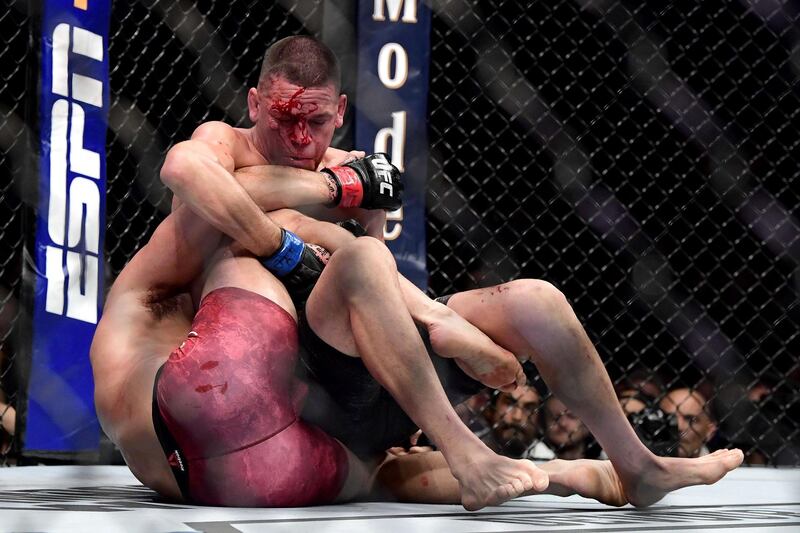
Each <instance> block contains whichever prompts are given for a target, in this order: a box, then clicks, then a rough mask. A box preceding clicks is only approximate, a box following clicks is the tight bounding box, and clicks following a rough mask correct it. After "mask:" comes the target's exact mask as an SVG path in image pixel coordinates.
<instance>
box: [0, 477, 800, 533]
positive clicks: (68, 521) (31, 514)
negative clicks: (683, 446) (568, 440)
mask: <svg viewBox="0 0 800 533" xmlns="http://www.w3.org/2000/svg"><path fill="white" fill-rule="evenodd" d="M578 529H581V530H587V531H681V532H687V531H703V530H716V529H734V530H736V532H737V533H738V532H749V531H765V530H769V531H787V532H788V531H800V469H791V470H775V469H765V468H740V469H739V470H736V471H734V472H733V473H731V474H729V475H728V476H727V477H726V478H725V479H724V480H722V481H721V482H719V483H717V484H716V485H713V486H710V487H690V488H687V489H683V490H680V491H677V492H675V493H673V494H670V495H669V496H668V497H667V498H665V499H664V500H662V501H661V502H659V503H658V504H657V505H654V506H653V507H650V508H649V509H647V510H636V509H633V508H632V507H623V508H619V509H618V508H614V507H608V506H605V505H601V504H599V503H595V502H592V501H590V500H586V499H584V498H580V497H577V496H573V497H569V498H558V497H554V496H535V497H526V498H520V499H517V500H514V501H512V502H509V503H507V504H505V505H503V506H501V507H492V508H488V509H484V510H482V511H479V512H476V513H469V512H466V511H464V509H462V508H461V507H459V506H454V505H411V504H396V503H359V504H347V505H338V506H328V507H313V508H304V509H231V508H213V507H195V506H189V505H170V504H167V503H164V502H163V501H161V500H159V499H158V498H157V497H156V495H155V493H153V492H152V491H150V490H148V489H146V488H144V487H143V486H142V485H141V484H139V483H138V482H137V481H136V479H135V478H134V477H133V476H132V475H131V474H130V472H129V471H128V470H127V468H125V467H113V466H57V467H52V466H51V467H24V468H4V469H0V532H6V531H15V532H19V531H44V532H53V533H56V532H58V533H61V532H64V533H66V532H94V533H114V532H143V533H144V532H148V533H159V532H177V531H187V532H190V531H191V532H196V531H205V532H209V533H236V532H243V533H245V532H246V533H251V532H252V533H262V532H264V533H265V532H270V533H276V532H277V533H281V532H301V531H313V533H329V532H330V533H334V532H335V533H340V532H341V533H344V532H347V533H354V532H355V533H358V532H380V533H417V532H436V533H440V532H443V533H462V532H463V533H466V532H470V533H484V532H486V533H488V532H493V533H494V532H521V531H574V530H578Z"/></svg>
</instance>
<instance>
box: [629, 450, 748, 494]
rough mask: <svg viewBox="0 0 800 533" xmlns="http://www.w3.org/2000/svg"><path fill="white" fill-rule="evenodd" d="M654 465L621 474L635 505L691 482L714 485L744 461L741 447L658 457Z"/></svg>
mask: <svg viewBox="0 0 800 533" xmlns="http://www.w3.org/2000/svg"><path fill="white" fill-rule="evenodd" d="M655 459H656V460H655V461H654V462H653V464H651V465H649V466H647V467H645V468H643V469H641V471H640V472H638V473H636V474H633V473H629V474H622V473H620V476H619V477H620V480H621V481H622V486H623V490H624V492H625V495H626V496H627V498H628V501H629V502H630V503H632V504H633V505H635V506H636V507H645V506H647V505H651V504H654V503H655V502H657V501H658V500H660V499H661V498H663V497H664V496H665V495H666V494H667V493H668V492H671V491H673V490H676V489H680V488H682V487H689V486H692V485H711V484H712V483H716V482H717V481H719V480H720V479H722V477H723V476H724V475H725V474H727V473H728V472H730V471H731V470H733V469H734V468H736V467H738V466H739V465H740V464H742V461H743V460H744V454H743V453H742V451H741V450H739V449H733V450H717V451H716V452H714V453H712V454H709V455H706V456H704V457H698V458H695V459H683V458H677V457H656V458H655Z"/></svg>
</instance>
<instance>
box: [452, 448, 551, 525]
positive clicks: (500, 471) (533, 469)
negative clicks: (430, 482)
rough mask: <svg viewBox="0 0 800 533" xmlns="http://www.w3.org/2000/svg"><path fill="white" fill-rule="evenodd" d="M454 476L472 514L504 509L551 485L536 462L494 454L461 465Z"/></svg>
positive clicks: (464, 501)
mask: <svg viewBox="0 0 800 533" xmlns="http://www.w3.org/2000/svg"><path fill="white" fill-rule="evenodd" d="M453 475H454V476H455V478H456V479H457V480H458V484H459V487H460V491H461V505H463V506H464V509H466V510H468V511H477V510H478V509H481V508H483V507H486V506H488V505H500V504H501V503H503V502H506V501H508V500H511V499H513V498H516V497H517V496H521V495H523V494H525V493H533V492H536V493H540V492H542V491H544V490H545V489H546V488H547V484H548V478H547V474H546V473H545V472H544V471H543V470H541V469H539V468H538V467H537V466H536V465H535V464H533V462H531V461H528V460H525V459H509V458H508V457H503V456H500V455H496V454H494V453H491V452H490V453H489V454H485V455H484V456H483V457H482V458H481V459H479V460H477V461H472V462H470V463H468V464H462V465H460V467H459V469H458V472H456V471H455V470H454V471H453Z"/></svg>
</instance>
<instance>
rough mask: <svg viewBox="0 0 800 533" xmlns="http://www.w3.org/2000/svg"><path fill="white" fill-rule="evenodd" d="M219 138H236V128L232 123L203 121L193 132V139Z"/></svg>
mask: <svg viewBox="0 0 800 533" xmlns="http://www.w3.org/2000/svg"><path fill="white" fill-rule="evenodd" d="M217 138H228V139H235V138H236V130H235V129H234V127H233V126H231V125H230V124H226V123H225V122H219V121H217V120H212V121H211V122H203V123H202V124H200V125H199V126H197V128H195V130H194V131H193V132H192V139H199V140H207V139H217Z"/></svg>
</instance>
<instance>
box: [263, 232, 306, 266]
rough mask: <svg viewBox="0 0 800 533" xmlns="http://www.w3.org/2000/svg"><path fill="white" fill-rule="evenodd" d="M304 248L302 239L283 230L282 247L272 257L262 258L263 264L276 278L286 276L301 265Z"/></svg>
mask: <svg viewBox="0 0 800 533" xmlns="http://www.w3.org/2000/svg"><path fill="white" fill-rule="evenodd" d="M304 246H305V245H304V243H303V241H302V240H301V239H300V237H298V236H297V235H295V234H294V233H292V232H291V231H288V230H285V229H283V228H281V247H280V248H279V249H278V251H277V252H275V253H274V254H272V255H271V256H269V257H264V258H262V259H261V264H262V265H264V266H265V267H266V268H267V270H269V271H270V272H272V273H273V274H275V275H276V276H278V277H282V276H285V275H287V274H289V273H290V272H291V271H292V270H294V269H295V267H296V266H297V265H298V264H299V263H300V260H301V259H302V257H303V247H304Z"/></svg>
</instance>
